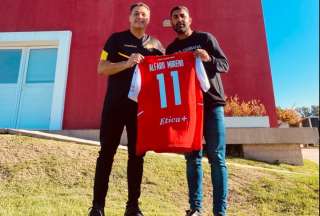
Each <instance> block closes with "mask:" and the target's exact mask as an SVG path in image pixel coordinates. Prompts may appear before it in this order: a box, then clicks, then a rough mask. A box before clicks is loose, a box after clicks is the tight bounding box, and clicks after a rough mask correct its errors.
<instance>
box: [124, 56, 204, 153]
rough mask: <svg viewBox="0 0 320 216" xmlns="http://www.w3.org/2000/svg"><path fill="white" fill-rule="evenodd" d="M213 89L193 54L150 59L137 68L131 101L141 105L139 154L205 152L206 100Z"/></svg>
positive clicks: (149, 57)
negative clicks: (203, 148) (204, 113)
mask: <svg viewBox="0 0 320 216" xmlns="http://www.w3.org/2000/svg"><path fill="white" fill-rule="evenodd" d="M209 88H210V84H209V80H208V78H207V75H206V72H205V69H204V67H203V65H202V62H201V60H200V59H198V58H195V57H194V55H193V53H191V52H181V53H176V54H173V55H167V56H147V57H145V58H144V60H143V62H142V63H140V64H139V65H137V66H136V68H135V72H134V75H133V78H132V83H131V88H130V91H129V98H131V99H132V100H134V101H137V102H138V117H137V118H138V119H137V120H138V132H137V133H138V134H137V146H136V154H137V155H142V154H144V153H145V152H147V151H149V150H152V151H155V152H177V153H179V152H183V153H184V152H190V151H193V150H200V149H201V148H202V131H203V130H202V129H203V96H202V91H201V89H202V90H203V91H204V92H206V91H208V89H209Z"/></svg>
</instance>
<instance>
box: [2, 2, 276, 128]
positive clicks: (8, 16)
mask: <svg viewBox="0 0 320 216" xmlns="http://www.w3.org/2000/svg"><path fill="white" fill-rule="evenodd" d="M133 2H135V1H130V0H95V1H92V0H81V1H78V0H55V1H49V0H33V1H24V0H15V1H12V0H2V1H1V4H0V14H1V17H2V18H1V19H0V32H15V31H51V30H71V31H72V43H71V53H70V62H69V73H68V82H67V92H66V101H65V111H64V122H63V128H64V129H80V128H81V129H83V128H98V127H99V124H100V122H99V121H100V113H101V109H102V103H103V99H104V95H105V87H106V78H103V77H100V76H98V75H97V72H96V67H97V63H98V61H99V56H100V51H101V49H102V47H103V45H104V42H105V40H106V38H107V37H108V36H109V35H110V34H111V33H112V32H113V31H121V30H124V29H127V28H128V14H129V9H128V7H129V5H130V4H131V3H133ZM144 2H145V3H147V4H149V6H150V7H151V10H152V12H151V23H150V25H149V28H148V33H150V34H152V35H154V36H156V37H158V38H159V39H160V40H161V41H162V43H163V44H164V45H167V44H168V43H169V42H171V41H172V40H173V39H174V36H175V34H174V32H173V31H172V29H171V28H165V27H163V25H162V22H163V20H165V19H167V18H169V11H170V9H171V8H172V7H173V6H175V5H177V4H184V5H186V6H187V7H189V9H190V13H191V16H192V18H193V28H194V29H198V30H201V31H208V32H211V33H212V34H214V35H215V36H216V38H217V39H218V41H219V43H220V45H221V47H222V48H223V50H224V52H225V53H226V55H227V57H228V59H229V61H230V65H231V69H230V71H229V73H228V74H226V75H223V82H224V88H225V92H226V94H227V95H228V96H233V95H235V94H237V95H238V96H239V97H240V98H241V99H244V100H251V99H259V100H261V102H262V103H263V104H264V105H265V106H266V109H267V113H268V115H269V117H270V124H271V126H272V127H275V126H276V113H275V101H274V93H273V85H272V78H271V72H270V65H269V58H268V49H267V44H266V34H265V29H264V22H263V14H262V7H261V2H260V0H246V1H245V3H244V2H243V1H239V0H228V1H225V0H197V1H195V0H194V1H190V0H182V1H176V0H166V1H156V0H146V1H144Z"/></svg>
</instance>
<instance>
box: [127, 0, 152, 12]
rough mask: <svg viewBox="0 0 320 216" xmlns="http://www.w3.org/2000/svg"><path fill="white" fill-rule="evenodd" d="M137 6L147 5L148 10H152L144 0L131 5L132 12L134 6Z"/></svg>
mask: <svg viewBox="0 0 320 216" xmlns="http://www.w3.org/2000/svg"><path fill="white" fill-rule="evenodd" d="M135 7H145V8H147V9H148V11H150V7H149V6H148V5H147V4H145V3H143V2H137V3H134V4H132V5H131V6H130V12H132V10H133V8H135Z"/></svg>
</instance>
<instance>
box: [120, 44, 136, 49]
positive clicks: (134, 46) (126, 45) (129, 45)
mask: <svg viewBox="0 0 320 216" xmlns="http://www.w3.org/2000/svg"><path fill="white" fill-rule="evenodd" d="M123 46H125V47H131V48H137V46H136V45H131V44H123Z"/></svg>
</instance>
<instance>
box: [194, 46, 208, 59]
mask: <svg viewBox="0 0 320 216" xmlns="http://www.w3.org/2000/svg"><path fill="white" fill-rule="evenodd" d="M193 53H194V55H195V56H196V57H199V58H200V59H201V61H203V62H208V61H211V57H210V55H209V54H208V52H207V51H206V50H204V49H196V50H195V51H194V52H193Z"/></svg>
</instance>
